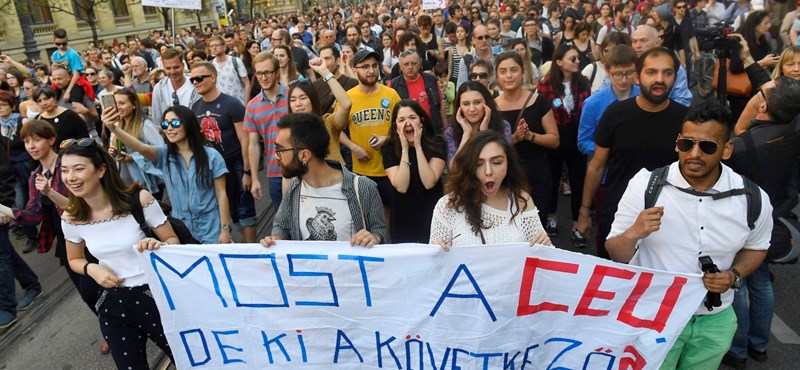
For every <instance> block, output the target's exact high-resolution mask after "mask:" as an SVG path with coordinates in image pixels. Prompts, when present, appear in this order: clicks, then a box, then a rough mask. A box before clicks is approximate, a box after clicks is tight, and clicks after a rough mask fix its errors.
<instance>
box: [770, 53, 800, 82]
mask: <svg viewBox="0 0 800 370" xmlns="http://www.w3.org/2000/svg"><path fill="white" fill-rule="evenodd" d="M797 53H800V46H799V45H795V46H790V47H788V48H786V49H784V50H783V53H781V57H780V58H778V64H777V66H775V69H773V70H772V79H773V80H774V79H776V78H778V77H780V76H783V65H784V64H786V63H788V62H789V61H790V60H792V59H794V56H795V55H797Z"/></svg>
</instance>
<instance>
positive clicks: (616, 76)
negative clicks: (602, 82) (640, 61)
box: [611, 71, 636, 81]
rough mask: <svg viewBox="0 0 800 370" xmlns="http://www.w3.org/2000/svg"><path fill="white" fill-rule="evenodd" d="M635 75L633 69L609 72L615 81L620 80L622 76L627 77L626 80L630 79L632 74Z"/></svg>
mask: <svg viewBox="0 0 800 370" xmlns="http://www.w3.org/2000/svg"><path fill="white" fill-rule="evenodd" d="M635 75H636V72H635V71H628V72H614V73H612V74H611V77H613V78H614V79H615V80H617V81H622V78H623V77H624V78H627V79H628V80H630V79H631V78H633V76H635Z"/></svg>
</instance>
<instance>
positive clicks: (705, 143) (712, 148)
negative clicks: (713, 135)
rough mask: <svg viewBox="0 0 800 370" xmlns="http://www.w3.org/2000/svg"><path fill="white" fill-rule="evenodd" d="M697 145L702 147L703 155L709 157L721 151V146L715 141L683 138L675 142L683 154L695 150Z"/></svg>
mask: <svg viewBox="0 0 800 370" xmlns="http://www.w3.org/2000/svg"><path fill="white" fill-rule="evenodd" d="M695 144H697V146H699V147H700V150H701V151H702V152H703V153H705V154H708V155H712V154H714V153H716V152H717V150H718V149H719V144H717V143H716V142H715V141H711V140H695V139H689V138H685V137H682V138H680V139H678V140H675V145H676V146H677V147H678V150H680V151H682V152H688V151H690V150H692V149H693V148H694V146H695Z"/></svg>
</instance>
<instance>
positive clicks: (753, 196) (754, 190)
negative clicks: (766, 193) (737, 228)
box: [742, 176, 761, 230]
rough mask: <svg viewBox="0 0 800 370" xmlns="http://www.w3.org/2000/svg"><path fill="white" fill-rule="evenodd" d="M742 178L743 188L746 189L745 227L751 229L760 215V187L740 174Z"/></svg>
mask: <svg viewBox="0 0 800 370" xmlns="http://www.w3.org/2000/svg"><path fill="white" fill-rule="evenodd" d="M742 180H744V188H745V190H747V194H746V195H747V227H749V228H750V230H753V229H755V227H756V221H758V218H759V217H760V216H761V189H759V188H758V185H756V183H754V182H753V181H751V180H750V179H748V178H747V177H744V176H742Z"/></svg>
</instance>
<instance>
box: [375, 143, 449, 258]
mask: <svg viewBox="0 0 800 370" xmlns="http://www.w3.org/2000/svg"><path fill="white" fill-rule="evenodd" d="M446 153H447V150H446V149H445V144H444V140H443V139H441V137H440V136H437V140H436V145H435V149H434V150H433V152H432V153H426V156H427V157H429V158H428V160H431V159H432V158H440V159H442V160H443V161H447V154H446ZM381 154H382V155H383V167H384V168H390V167H394V166H405V165H406V164H404V163H400V158H399V157H398V156H397V154H396V153H395V148H394V145H384V146H383V147H382V148H381ZM408 161H409V162H410V163H411V179H410V182H409V184H408V190H406V192H405V194H401V193H398V192H395V195H394V198H393V199H394V203H393V204H392V206H391V208H390V210H391V217H390V220H391V225H390V228H389V229H390V230H391V232H392V242H393V243H428V242H429V241H430V234H431V220H432V219H433V209H434V208H435V207H436V202H438V201H439V198H441V197H442V194H443V186H442V182H441V181H439V182H437V183H436V186H434V187H433V188H431V189H425V185H423V184H422V180H421V179H420V177H419V170H418V168H419V167H418V165H417V151H416V150H414V148H409V149H408Z"/></svg>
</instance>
